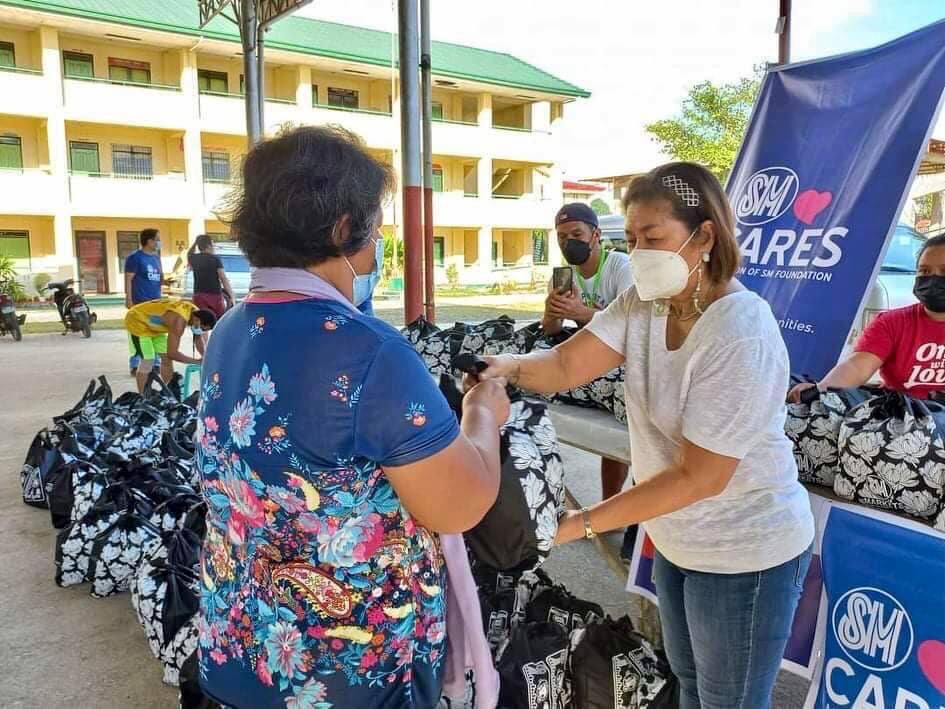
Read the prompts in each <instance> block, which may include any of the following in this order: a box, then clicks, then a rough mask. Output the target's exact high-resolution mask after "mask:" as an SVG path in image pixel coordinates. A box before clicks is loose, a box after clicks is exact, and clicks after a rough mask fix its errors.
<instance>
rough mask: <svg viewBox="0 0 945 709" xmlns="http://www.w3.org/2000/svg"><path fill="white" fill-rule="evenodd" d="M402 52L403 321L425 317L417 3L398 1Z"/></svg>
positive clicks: (399, 40)
mask: <svg viewBox="0 0 945 709" xmlns="http://www.w3.org/2000/svg"><path fill="white" fill-rule="evenodd" d="M397 10H398V12H397V31H398V43H399V49H400V53H399V54H400V157H401V166H402V170H401V174H402V177H401V179H402V180H403V186H404V317H405V318H406V321H407V322H408V323H411V322H413V321H414V320H416V319H417V318H419V317H420V315H421V314H422V313H423V234H422V230H421V223H420V222H421V218H420V215H421V213H422V212H421V210H422V206H421V205H422V193H423V187H422V184H423V183H422V180H421V175H420V111H419V108H420V95H419V86H418V84H419V80H418V72H419V68H420V46H419V36H418V35H419V32H418V27H417V24H418V23H417V0H398V3H397Z"/></svg>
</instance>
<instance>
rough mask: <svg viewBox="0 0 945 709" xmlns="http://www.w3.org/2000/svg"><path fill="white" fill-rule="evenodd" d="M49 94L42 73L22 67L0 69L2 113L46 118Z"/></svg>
mask: <svg viewBox="0 0 945 709" xmlns="http://www.w3.org/2000/svg"><path fill="white" fill-rule="evenodd" d="M50 95H51V94H50V92H49V91H48V90H47V87H46V81H45V79H44V78H43V73H42V72H41V71H39V70H36V69H26V68H22V67H0V96H3V97H5V99H7V100H4V101H3V113H10V114H13V115H16V116H46V115H48V113H49V97H50Z"/></svg>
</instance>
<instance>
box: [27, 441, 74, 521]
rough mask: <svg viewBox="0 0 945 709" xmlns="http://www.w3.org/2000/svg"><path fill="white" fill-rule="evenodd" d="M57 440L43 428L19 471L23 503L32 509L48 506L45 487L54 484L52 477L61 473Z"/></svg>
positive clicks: (61, 461) (60, 457)
mask: <svg viewBox="0 0 945 709" xmlns="http://www.w3.org/2000/svg"><path fill="white" fill-rule="evenodd" d="M58 444H59V442H58V440H56V438H55V436H54V435H53V434H50V432H49V431H48V430H46V429H45V428H44V429H43V430H42V431H40V432H39V433H37V434H36V437H35V438H33V442H32V443H31V444H30V447H29V450H28V451H27V453H26V460H24V461H23V468H22V469H21V470H20V488H21V490H22V495H23V502H25V503H26V504H27V505H31V506H32V507H40V508H46V507H48V506H49V501H48V499H47V487H48V486H49V485H53V484H55V481H54V479H53V478H54V477H55V475H56V473H57V472H60V473H61V471H62V467H63V459H62V454H61V453H60V452H59V448H58Z"/></svg>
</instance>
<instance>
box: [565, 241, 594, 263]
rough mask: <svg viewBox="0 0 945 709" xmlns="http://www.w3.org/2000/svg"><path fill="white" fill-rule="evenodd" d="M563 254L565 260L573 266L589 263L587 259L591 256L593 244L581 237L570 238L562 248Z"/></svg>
mask: <svg viewBox="0 0 945 709" xmlns="http://www.w3.org/2000/svg"><path fill="white" fill-rule="evenodd" d="M561 254H562V256H564V260H565V261H567V262H568V263H570V264H571V265H572V266H580V265H581V264H583V263H587V260H588V259H589V258H590V257H591V245H590V244H588V243H587V242H586V241H581V240H580V239H568V240H567V241H566V242H565V244H564V248H563V249H561Z"/></svg>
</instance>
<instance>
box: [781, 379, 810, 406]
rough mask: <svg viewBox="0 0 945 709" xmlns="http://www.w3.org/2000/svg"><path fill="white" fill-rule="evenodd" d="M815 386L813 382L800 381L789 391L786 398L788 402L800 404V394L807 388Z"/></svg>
mask: <svg viewBox="0 0 945 709" xmlns="http://www.w3.org/2000/svg"><path fill="white" fill-rule="evenodd" d="M815 386H817V385H816V384H815V383H814V382H802V383H801V384H798V385H796V386H795V387H794V388H793V389H791V392H790V393H789V394H788V397H787V400H788V403H789V404H800V403H801V394H802V393H804V392H805V391H807V390H808V389H813V388H814V387H815Z"/></svg>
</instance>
